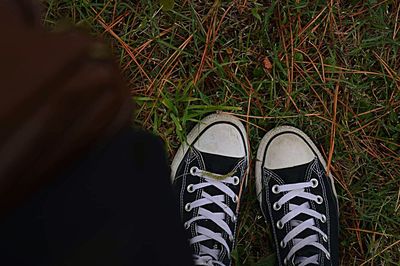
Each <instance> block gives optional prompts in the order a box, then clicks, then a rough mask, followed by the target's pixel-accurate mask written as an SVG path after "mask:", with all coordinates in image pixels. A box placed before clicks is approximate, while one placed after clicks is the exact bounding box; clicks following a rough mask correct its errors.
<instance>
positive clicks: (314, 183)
mask: <svg viewBox="0 0 400 266" xmlns="http://www.w3.org/2000/svg"><path fill="white" fill-rule="evenodd" d="M310 181H311V187H312V188H316V187H318V180H317V179H315V178H313V179H311V180H310Z"/></svg>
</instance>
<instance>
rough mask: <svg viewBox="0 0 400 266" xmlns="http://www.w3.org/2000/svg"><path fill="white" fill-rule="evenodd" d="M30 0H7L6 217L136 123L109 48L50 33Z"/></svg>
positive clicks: (3, 60) (1, 46)
mask: <svg viewBox="0 0 400 266" xmlns="http://www.w3.org/2000/svg"><path fill="white" fill-rule="evenodd" d="M35 10H37V8H35V6H34V5H32V3H31V2H29V1H26V0H18V1H17V0H12V1H2V2H1V3H0V32H1V33H2V37H1V41H0V76H1V79H0V81H1V83H0V216H1V215H2V214H4V213H5V211H6V210H7V209H10V207H14V206H16V204H17V203H18V202H21V201H22V199H24V198H26V197H28V196H29V195H30V193H32V192H33V191H35V190H36V189H37V188H38V187H39V186H40V185H41V184H43V183H44V182H45V181H47V180H49V179H51V178H52V177H56V176H57V175H58V174H60V171H62V170H63V169H64V168H63V167H65V166H66V165H68V164H69V163H71V162H72V161H73V160H74V159H77V158H78V156H79V155H80V154H81V153H82V152H84V151H86V150H87V149H88V148H89V147H90V146H91V145H92V144H93V143H95V142H98V141H100V140H102V139H105V138H107V137H109V136H112V135H113V134H115V133H116V132H117V131H119V130H120V129H121V128H123V127H125V126H127V125H129V122H130V97H129V93H128V90H127V88H126V87H125V86H124V84H123V83H122V81H121V78H120V75H119V72H118V69H117V68H116V67H115V65H114V63H113V61H112V59H111V57H110V56H106V54H107V53H105V49H104V45H103V44H101V43H100V42H98V41H96V40H94V39H92V38H90V37H89V36H88V35H86V34H83V33H80V32H77V31H75V32H72V31H71V32H68V33H50V32H47V31H45V30H44V29H43V28H42V27H41V24H40V21H39V20H38V19H37V17H38V16H36V14H37V13H36V12H35Z"/></svg>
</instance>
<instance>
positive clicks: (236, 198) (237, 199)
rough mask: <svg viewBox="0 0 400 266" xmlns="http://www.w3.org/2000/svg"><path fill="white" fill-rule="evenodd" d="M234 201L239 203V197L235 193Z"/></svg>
mask: <svg viewBox="0 0 400 266" xmlns="http://www.w3.org/2000/svg"><path fill="white" fill-rule="evenodd" d="M232 201H233V203H237V202H238V201H239V197H238V196H236V195H235V197H233V200H232Z"/></svg>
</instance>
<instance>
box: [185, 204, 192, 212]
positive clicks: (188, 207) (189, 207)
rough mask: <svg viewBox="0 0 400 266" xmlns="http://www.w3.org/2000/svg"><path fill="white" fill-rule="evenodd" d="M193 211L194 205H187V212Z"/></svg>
mask: <svg viewBox="0 0 400 266" xmlns="http://www.w3.org/2000/svg"><path fill="white" fill-rule="evenodd" d="M191 210H192V205H190V203H187V204H186V205H185V211H187V212H190V211H191Z"/></svg>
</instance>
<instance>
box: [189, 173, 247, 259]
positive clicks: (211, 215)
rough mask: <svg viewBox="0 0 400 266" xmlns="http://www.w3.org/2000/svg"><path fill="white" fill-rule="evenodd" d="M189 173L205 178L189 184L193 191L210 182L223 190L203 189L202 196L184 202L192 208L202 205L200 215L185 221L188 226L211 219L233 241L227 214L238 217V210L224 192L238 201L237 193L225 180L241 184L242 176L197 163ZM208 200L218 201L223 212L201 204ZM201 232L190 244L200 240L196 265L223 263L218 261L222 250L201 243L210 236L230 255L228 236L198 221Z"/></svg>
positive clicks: (211, 201) (205, 203) (232, 218)
mask: <svg viewBox="0 0 400 266" xmlns="http://www.w3.org/2000/svg"><path fill="white" fill-rule="evenodd" d="M190 173H191V175H193V176H198V177H202V178H203V179H204V182H202V183H198V184H195V185H189V186H188V187H187V190H188V192H190V193H193V192H195V191H196V190H198V189H204V188H206V187H209V186H214V187H216V188H217V189H218V190H220V191H221V192H222V194H220V195H215V196H211V195H210V194H208V193H207V192H205V191H204V190H203V191H202V193H201V198H200V199H198V200H195V201H193V202H191V203H187V204H186V205H185V210H186V211H191V210H192V209H193V208H197V207H198V208H199V210H198V215H197V216H195V217H193V218H192V219H190V220H188V221H187V222H185V224H184V225H185V228H186V229H188V228H189V227H190V226H191V224H192V223H194V222H196V221H200V220H210V221H212V222H214V223H215V224H216V225H218V226H219V227H220V228H221V229H222V230H223V231H224V232H226V234H227V235H228V238H229V240H230V241H233V232H232V231H231V229H230V228H229V226H228V224H227V223H226V221H225V216H226V215H228V216H229V217H230V219H231V220H232V221H236V216H235V213H234V212H233V211H232V210H231V209H230V208H229V207H228V206H227V205H226V204H225V195H227V196H228V197H230V198H231V199H232V201H234V202H237V201H238V197H237V195H236V194H235V193H234V192H233V191H232V189H230V188H229V187H228V186H227V185H226V184H233V185H237V184H239V178H238V177H236V176H230V174H228V175H226V176H222V175H217V174H214V173H210V172H207V171H204V170H201V169H199V168H197V167H192V168H191V169H190ZM208 204H216V205H217V206H219V207H220V208H221V210H222V211H223V212H211V211H209V210H207V209H205V208H202V207H203V206H205V205H208ZM195 226H196V229H197V233H198V235H197V236H195V237H193V238H191V239H190V244H191V245H193V244H196V243H199V247H200V252H199V254H198V255H194V262H195V265H210V266H214V265H222V266H224V264H223V263H221V262H220V261H218V256H219V254H220V250H218V249H215V248H213V249H211V248H209V247H207V246H204V245H202V244H200V242H203V241H207V240H214V241H216V242H218V243H220V244H221V245H222V246H223V247H224V248H225V249H226V252H227V256H230V249H229V245H228V243H227V242H226V240H225V239H224V238H223V237H222V234H221V233H216V232H213V231H211V230H210V229H208V228H205V227H203V226H200V225H198V224H195Z"/></svg>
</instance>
